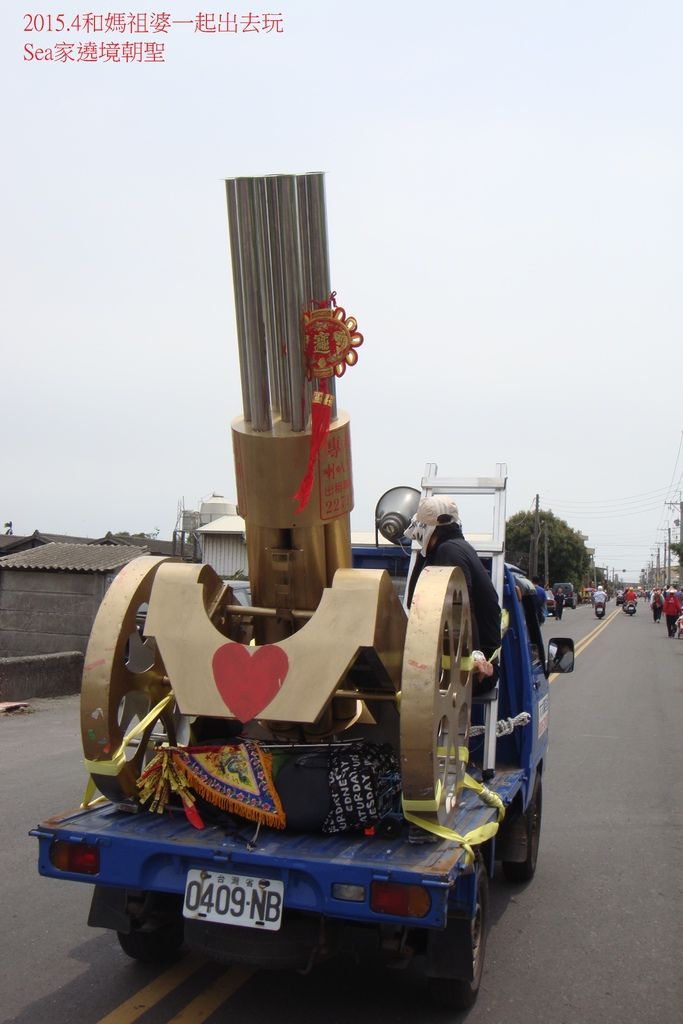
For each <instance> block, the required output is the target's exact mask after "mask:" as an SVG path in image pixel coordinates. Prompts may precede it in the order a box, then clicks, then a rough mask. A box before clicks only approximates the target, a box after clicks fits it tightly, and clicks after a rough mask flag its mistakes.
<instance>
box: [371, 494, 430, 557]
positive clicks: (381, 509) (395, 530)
mask: <svg viewBox="0 0 683 1024" xmlns="http://www.w3.org/2000/svg"><path fill="white" fill-rule="evenodd" d="M421 497H422V495H421V493H420V491H418V490H417V489H416V488H415V487H392V488H391V490H390V491H386V492H385V493H384V494H383V495H382V497H381V498H380V499H379V501H378V502H377V506H376V508H375V543H377V542H378V541H377V532H378V531H379V533H381V534H382V536H383V537H384V539H385V540H388V541H390V542H391V543H392V544H400V543H401V541H402V539H403V535H404V534H405V532H406V529H407V528H408V523H409V522H410V520H411V519H412V517H413V516H414V515H415V513H416V511H417V506H418V505H419V503H420V498H421Z"/></svg>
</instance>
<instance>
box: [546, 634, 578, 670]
mask: <svg viewBox="0 0 683 1024" xmlns="http://www.w3.org/2000/svg"><path fill="white" fill-rule="evenodd" d="M573 671H574V641H573V640H570V639H569V637H558V636H554V637H552V638H551V639H550V640H549V641H548V674H550V673H551V672H573Z"/></svg>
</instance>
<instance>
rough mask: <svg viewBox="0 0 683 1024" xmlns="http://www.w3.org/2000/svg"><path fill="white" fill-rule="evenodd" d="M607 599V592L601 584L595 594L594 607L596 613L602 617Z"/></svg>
mask: <svg viewBox="0 0 683 1024" xmlns="http://www.w3.org/2000/svg"><path fill="white" fill-rule="evenodd" d="M606 601H607V594H606V593H605V591H604V589H603V587H602V586H601V585H600V586H598V589H597V590H596V591H595V592H594V594H593V607H594V608H595V614H596V615H597V616H598V617H601V616H602V615H604V613H605V602H606Z"/></svg>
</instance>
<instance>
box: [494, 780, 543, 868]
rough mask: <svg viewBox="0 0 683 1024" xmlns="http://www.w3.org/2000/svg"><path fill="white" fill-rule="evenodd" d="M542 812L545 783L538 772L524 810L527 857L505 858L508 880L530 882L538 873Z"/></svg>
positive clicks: (503, 866) (503, 863)
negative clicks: (520, 859) (518, 859)
mask: <svg viewBox="0 0 683 1024" xmlns="http://www.w3.org/2000/svg"><path fill="white" fill-rule="evenodd" d="M542 813H543V784H542V782H541V776H540V775H539V774H537V775H536V782H535V783H534V791H533V793H532V794H531V800H530V801H529V806H528V807H527V809H526V811H525V812H524V822H525V825H526V837H527V854H526V859H525V860H522V861H513V860H504V861H503V862H502V865H501V866H502V869H503V875H504V877H505V878H506V879H507V881H508V882H530V881H531V879H532V878H533V877H534V875H535V874H536V863H537V861H538V847H539V843H540V841H541V816H542Z"/></svg>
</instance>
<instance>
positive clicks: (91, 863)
mask: <svg viewBox="0 0 683 1024" xmlns="http://www.w3.org/2000/svg"><path fill="white" fill-rule="evenodd" d="M50 860H51V862H52V863H53V865H54V866H55V867H56V868H57V870H58V871H69V872H70V873H71V874H76V875H97V874H99V870H100V850H99V847H98V846H95V844H94V843H68V842H66V841H65V840H64V839H55V840H54V841H53V842H52V844H51V846H50Z"/></svg>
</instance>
